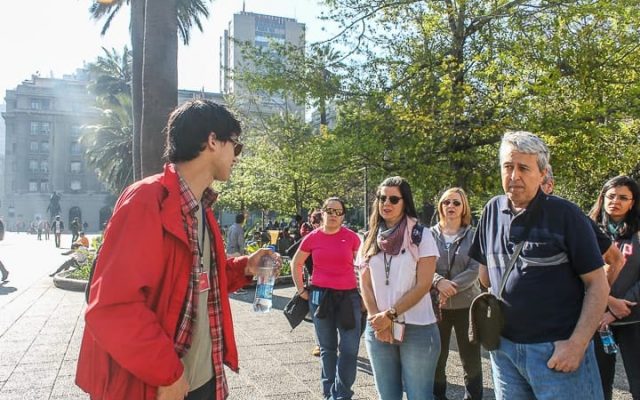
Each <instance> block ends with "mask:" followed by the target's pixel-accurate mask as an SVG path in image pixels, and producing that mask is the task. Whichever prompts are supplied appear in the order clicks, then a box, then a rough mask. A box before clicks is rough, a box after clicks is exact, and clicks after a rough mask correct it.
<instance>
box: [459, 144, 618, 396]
mask: <svg viewBox="0 0 640 400" xmlns="http://www.w3.org/2000/svg"><path fill="white" fill-rule="evenodd" d="M548 164H549V150H548V149H547V146H546V145H545V143H544V142H543V141H542V140H541V139H540V138H539V137H538V136H536V135H534V134H532V133H529V132H508V133H506V134H505V135H504V136H503V138H502V142H501V145H500V169H501V177H502V187H503V189H504V192H505V195H501V196H496V197H494V198H493V199H491V200H490V201H489V202H488V203H487V205H486V206H485V208H484V211H483V213H482V217H481V218H480V223H479V225H478V229H477V232H476V235H475V237H474V241H473V244H472V247H471V250H470V252H469V255H470V256H471V257H472V258H474V259H475V260H477V261H478V262H480V263H481V264H483V265H482V266H481V270H480V277H481V281H482V282H483V284H485V285H487V286H490V287H492V288H493V289H492V291H494V293H495V292H497V288H499V287H500V284H501V280H502V276H503V274H504V273H505V271H506V269H507V265H508V263H509V260H510V258H511V257H512V255H513V254H514V252H515V249H516V247H517V244H518V243H520V242H522V241H524V244H523V246H522V250H521V252H520V255H519V256H517V258H516V259H515V267H514V268H513V270H512V272H511V274H510V275H509V276H508V279H507V281H506V285H505V289H504V292H503V293H502V298H501V301H502V309H503V311H504V316H505V326H504V329H503V330H502V334H501V338H500V345H499V347H498V348H497V349H496V350H494V351H491V353H490V354H491V365H492V370H493V380H494V386H495V393H496V398H497V399H498V400H522V399H532V400H533V399H537V400H555V399H579V400H597V399H602V397H603V394H602V388H601V387H600V385H599V375H598V368H597V365H596V361H595V356H594V351H593V344H592V342H591V338H592V337H593V334H594V332H595V331H596V328H597V327H598V324H599V320H600V316H601V315H602V312H603V311H604V309H605V307H606V300H607V293H608V285H607V281H606V277H605V273H604V270H603V268H602V266H603V264H604V262H603V260H602V256H601V255H600V252H599V250H598V245H597V243H596V238H595V235H594V233H593V229H591V226H590V224H589V221H588V220H587V217H586V216H585V215H584V214H583V213H582V212H581V211H580V209H579V208H578V207H577V206H576V205H575V204H573V203H571V202H569V201H567V200H565V199H562V198H560V197H557V196H548V195H546V194H545V193H544V192H543V191H542V190H541V188H540V186H541V184H542V182H543V180H544V177H545V176H546V169H547V165H548Z"/></svg>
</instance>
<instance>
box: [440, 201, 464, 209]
mask: <svg viewBox="0 0 640 400" xmlns="http://www.w3.org/2000/svg"><path fill="white" fill-rule="evenodd" d="M451 203H453V205H454V206H456V207H460V206H461V205H462V203H460V202H459V201H458V200H445V201H443V202H442V205H443V206H445V207H447V206H448V205H449V204H451Z"/></svg>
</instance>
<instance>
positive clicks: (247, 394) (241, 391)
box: [227, 386, 262, 400]
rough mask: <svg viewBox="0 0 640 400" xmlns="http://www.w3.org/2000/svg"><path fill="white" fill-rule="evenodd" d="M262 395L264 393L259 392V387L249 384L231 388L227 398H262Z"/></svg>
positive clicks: (253, 399) (244, 399) (230, 399)
mask: <svg viewBox="0 0 640 400" xmlns="http://www.w3.org/2000/svg"><path fill="white" fill-rule="evenodd" d="M261 396H262V395H261V394H260V392H258V389H256V388H255V387H252V386H251V387H250V386H247V387H243V388H237V389H234V390H231V391H230V393H229V397H227V400H258V399H261V398H262V397H261Z"/></svg>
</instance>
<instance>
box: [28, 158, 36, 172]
mask: <svg viewBox="0 0 640 400" xmlns="http://www.w3.org/2000/svg"><path fill="white" fill-rule="evenodd" d="M29 171H31V172H32V173H35V172H38V161H37V160H29Z"/></svg>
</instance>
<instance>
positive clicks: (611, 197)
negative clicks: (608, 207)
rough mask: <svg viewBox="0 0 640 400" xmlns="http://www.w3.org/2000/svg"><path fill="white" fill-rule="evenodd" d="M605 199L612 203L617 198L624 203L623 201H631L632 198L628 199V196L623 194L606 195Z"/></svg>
mask: <svg viewBox="0 0 640 400" xmlns="http://www.w3.org/2000/svg"><path fill="white" fill-rule="evenodd" d="M604 197H606V198H607V199H609V200H611V201H614V200H615V199H616V197H617V198H618V200H620V201H622V202H625V201H629V200H633V197H629V196H625V195H624V194H622V195H620V194H608V195H606V196H604Z"/></svg>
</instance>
